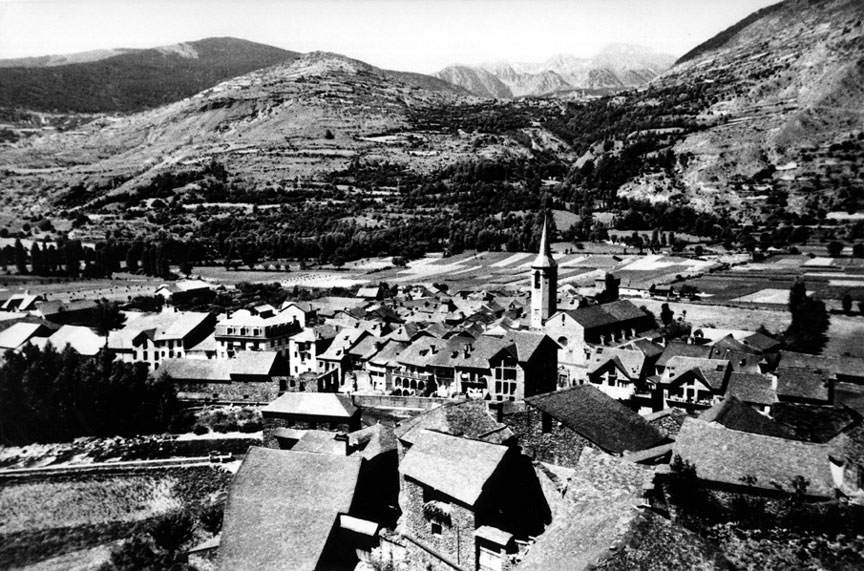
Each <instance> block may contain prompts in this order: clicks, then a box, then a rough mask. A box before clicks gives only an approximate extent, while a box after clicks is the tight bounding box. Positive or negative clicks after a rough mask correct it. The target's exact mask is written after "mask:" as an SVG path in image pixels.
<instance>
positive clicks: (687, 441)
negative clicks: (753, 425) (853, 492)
mask: <svg viewBox="0 0 864 571" xmlns="http://www.w3.org/2000/svg"><path fill="white" fill-rule="evenodd" d="M672 451H673V454H678V455H679V456H680V457H681V458H682V459H683V460H686V461H688V462H691V463H692V464H693V465H694V466H695V467H696V475H697V476H698V477H699V478H701V479H703V480H707V481H711V482H719V483H724V484H731V485H738V486H740V485H742V478H744V477H745V476H753V477H755V478H756V483H755V487H757V488H761V489H765V490H772V491H775V490H777V486H782V489H784V490H789V489H790V480H791V479H792V478H794V477H795V476H803V477H804V478H806V479H807V480H808V481H809V482H810V485H809V486H808V488H807V492H808V495H812V496H818V497H831V496H832V495H833V490H834V483H833V480H832V477H831V469H830V465H829V462H830V460H829V454H830V447H829V446H828V445H826V444H811V443H809V442H799V441H797V440H788V439H785V438H776V437H773V436H765V435H762V434H752V433H749V432H740V431H737V430H731V429H729V428H726V427H725V426H722V425H720V424H717V423H715V422H705V421H703V420H698V419H693V418H688V419H686V420H685V421H684V424H683V425H682V426H681V430H680V431H679V432H678V436H677V438H676V440H675V445H674V446H673V447H672Z"/></svg>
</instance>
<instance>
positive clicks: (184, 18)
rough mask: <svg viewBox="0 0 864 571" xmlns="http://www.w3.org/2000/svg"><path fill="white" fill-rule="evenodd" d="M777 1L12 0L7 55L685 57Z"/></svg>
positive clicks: (419, 64) (423, 66)
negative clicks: (245, 43)
mask: <svg viewBox="0 0 864 571" xmlns="http://www.w3.org/2000/svg"><path fill="white" fill-rule="evenodd" d="M776 1H777V0H0V59H6V58H16V57H29V56H38V55H49V54H67V53H75V52H81V51H89V50H96V49H109V48H118V47H126V48H148V47H156V46H162V45H169V44H174V43H178V42H183V41H192V40H198V39H203V38H207V37H214V36H232V37H237V38H243V39H247V40H251V41H256V42H261V43H265V44H270V45H273V46H278V47H281V48H284V49H288V50H293V51H298V52H309V51H315V50H323V51H331V52H336V53H340V54H343V55H347V56H350V57H353V58H356V59H360V60H363V61H365V62H367V63H370V64H372V65H375V66H378V67H383V68H387V69H395V70H403V71H417V72H421V73H431V72H435V71H438V70H440V69H442V68H444V67H446V66H447V65H450V64H453V63H464V64H477V63H480V62H484V61H491V60H509V61H516V62H539V61H543V60H545V59H548V58H549V57H551V56H553V55H557V54H562V53H566V54H572V55H575V56H578V57H588V56H591V55H593V54H594V53H596V52H598V51H599V50H600V49H601V48H602V47H603V46H605V45H607V44H610V43H630V44H637V45H642V46H646V47H649V48H652V49H654V50H656V51H658V52H664V53H669V54H672V55H675V56H680V55H683V54H684V53H685V52H687V51H688V50H689V49H691V48H693V47H695V46H696V45H698V44H699V43H701V42H703V41H705V40H707V39H708V38H710V37H711V36H713V35H714V34H716V33H718V32H720V31H722V30H723V29H725V28H727V27H729V26H731V25H732V24H734V23H735V22H737V21H738V20H740V19H742V18H744V17H746V16H747V15H748V14H750V13H752V12H754V11H756V10H758V9H759V8H762V7H764V6H768V5H770V4H774V3H775V2H776Z"/></svg>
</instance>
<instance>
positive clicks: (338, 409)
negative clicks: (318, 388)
mask: <svg viewBox="0 0 864 571" xmlns="http://www.w3.org/2000/svg"><path fill="white" fill-rule="evenodd" d="M261 415H262V416H263V418H264V445H265V446H268V447H271V448H278V444H277V442H276V437H275V436H274V435H273V433H274V431H275V430H277V429H279V428H293V427H297V428H313V429H314V428H318V426H319V425H321V426H322V427H325V428H328V427H329V429H330V430H341V431H343V432H353V431H355V430H358V429H359V428H360V409H359V408H358V407H356V406H354V403H353V402H352V401H351V399H350V398H349V397H346V396H345V395H340V394H337V393H309V392H288V393H285V394H283V395H282V396H280V397H279V398H277V399H276V400H275V401H273V402H271V403H270V404H268V405H267V406H266V407H264V408H263V409H261Z"/></svg>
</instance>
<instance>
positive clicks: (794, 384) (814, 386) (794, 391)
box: [774, 367, 831, 402]
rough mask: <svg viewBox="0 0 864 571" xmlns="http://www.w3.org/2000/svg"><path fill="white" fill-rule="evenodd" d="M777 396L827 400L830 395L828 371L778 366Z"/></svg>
mask: <svg viewBox="0 0 864 571" xmlns="http://www.w3.org/2000/svg"><path fill="white" fill-rule="evenodd" d="M774 374H775V375H776V376H777V396H778V397H779V398H781V399H782V398H789V399H805V400H814V401H825V402H827V401H828V400H829V399H830V397H831V387H830V381H829V380H828V379H829V376H830V375H829V373H827V372H826V371H824V370H822V369H812V368H805V367H785V368H778V369H777V370H776V371H775V372H774Z"/></svg>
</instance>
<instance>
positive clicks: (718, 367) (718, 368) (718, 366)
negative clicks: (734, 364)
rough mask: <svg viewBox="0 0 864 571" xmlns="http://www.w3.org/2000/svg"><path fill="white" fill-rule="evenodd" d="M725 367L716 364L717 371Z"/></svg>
mask: <svg viewBox="0 0 864 571" xmlns="http://www.w3.org/2000/svg"><path fill="white" fill-rule="evenodd" d="M725 368H726V367H725V366H723V365H717V370H718V371H722V370H723V369H725Z"/></svg>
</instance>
